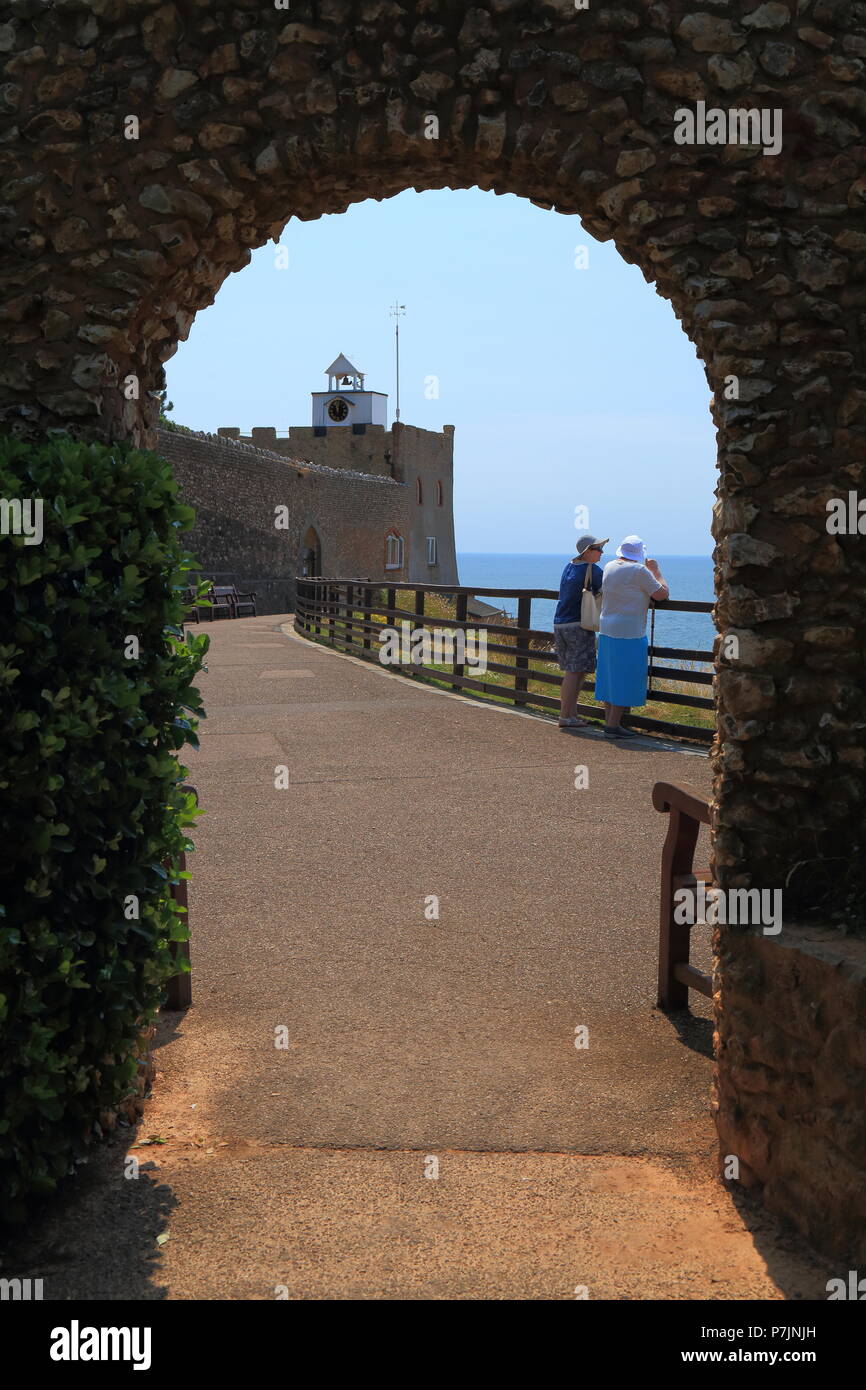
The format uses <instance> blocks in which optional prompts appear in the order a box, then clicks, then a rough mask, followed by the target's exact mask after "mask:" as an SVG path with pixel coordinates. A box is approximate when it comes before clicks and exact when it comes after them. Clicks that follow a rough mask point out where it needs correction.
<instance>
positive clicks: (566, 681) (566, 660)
mask: <svg viewBox="0 0 866 1390" xmlns="http://www.w3.org/2000/svg"><path fill="white" fill-rule="evenodd" d="M608 540H609V537H608V536H605V538H604V540H599V539H598V538H597V537H596V536H589V535H586V536H580V537H579V538H578V542H577V554H576V555H575V557H574V559H573V560H569V562H568V564H567V565H566V567H565V569H564V570H563V571H562V578H561V579H560V581H559V602H558V603H557V605H556V612H555V613H554V615H553V640H554V644H555V646H556V659H557V661H558V662H559V667H560V670H561V671H562V672H563V676H562V692H561V695H560V707H559V727H560V729H579V728H582V727H583V725H585V724H586V723H587V722H588V721H587V720H586V719H581V718H580V717H579V716H578V713H577V697H578V696H579V694H580V692H581V690H582V688H583V683H584V681H585V680H586V677H587V674H588V673H589V672H591V671H594V670H595V633H594V632H591V631H589V629H587V628H585V627H581V625H580V609H581V603H582V601H583V588H584V584H585V583H586V572H587V567H588V566H591V572H590V577H589V583H588V585H587V588H589V589H590V591H591V592H592V593H593V594H600V593H601V581H602V569H601V565H600V564H599V563H598V562H599V560H600V559H601V557H602V552H603V551H604V547H605V546H606V545H607V542H608Z"/></svg>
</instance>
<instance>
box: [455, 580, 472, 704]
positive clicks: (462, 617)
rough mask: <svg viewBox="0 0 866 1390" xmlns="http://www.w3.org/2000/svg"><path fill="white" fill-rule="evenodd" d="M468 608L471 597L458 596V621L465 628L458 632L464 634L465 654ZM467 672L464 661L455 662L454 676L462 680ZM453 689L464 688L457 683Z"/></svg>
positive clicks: (466, 595) (465, 595)
mask: <svg viewBox="0 0 866 1390" xmlns="http://www.w3.org/2000/svg"><path fill="white" fill-rule="evenodd" d="M468 606H469V595H468V594H458V595H457V621H458V623H462V624H463V626H462V627H460V628H458V629H457V631H458V632H462V633H463V651H464V652H465V650H466V612H467V608H468ZM465 670H466V666H465V664H464V662H462V661H455V662H454V663H453V667H452V671H451V674H452V675H454V676H458V677H461V678H462V676H463V673H464V672H465ZM451 689H452V690H462V689H463V687H462V685H459V684H458V683H457V682H456V681H455V682H454V684H453V685H452V686H451Z"/></svg>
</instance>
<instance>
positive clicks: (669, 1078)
mask: <svg viewBox="0 0 866 1390" xmlns="http://www.w3.org/2000/svg"><path fill="white" fill-rule="evenodd" d="M208 630H209V632H210V634H211V639H212V645H211V651H210V654H209V656H208V667H209V669H208V672H207V674H206V675H204V676H203V677H202V681H201V684H202V689H203V693H204V698H205V704H206V707H207V710H208V718H207V720H206V721H205V723H204V724H203V726H202V747H201V750H200V752H198V753H194V752H193V753H190V755H189V756H188V758H187V762H188V765H189V768H190V774H191V779H192V781H193V782H194V784H195V785H196V786H197V788H198V790H199V794H200V798H201V803H202V805H203V807H204V808H205V810H206V815H205V816H204V817H203V818H202V819H201V821H200V822H199V825H198V828H197V830H196V832H195V839H196V845H197V847H196V851H195V853H194V854H193V855H192V856H191V858H190V868H191V871H192V883H191V890H190V920H191V923H192V933H193V936H192V963H193V990H194V1006H193V1008H192V1009H191V1010H190V1011H189V1012H188V1013H187V1014H185V1015H182V1014H176V1013H173V1014H164V1015H163V1016H162V1021H161V1025H160V1047H159V1050H158V1052H157V1054H156V1057H157V1067H158V1076H157V1083H156V1086H155V1089H154V1094H153V1097H152V1099H151V1100H150V1101H149V1102H148V1104H147V1108H146V1112H145V1117H144V1120H143V1122H142V1124H141V1125H140V1126H139V1129H138V1133H137V1135H135V1134H134V1133H133V1132H132V1131H130V1130H129V1129H120V1130H118V1131H117V1132H116V1134H115V1136H114V1137H113V1139H112V1140H111V1141H110V1142H109V1143H108V1144H106V1145H103V1146H101V1147H100V1148H99V1151H98V1152H97V1153H95V1154H94V1157H93V1159H92V1161H91V1163H90V1164H89V1165H88V1167H87V1168H86V1169H83V1170H82V1175H81V1178H80V1180H79V1181H77V1182H76V1184H75V1185H74V1190H73V1191H71V1192H70V1193H69V1194H68V1195H67V1196H66V1197H65V1198H64V1199H63V1200H62V1201H61V1202H59V1203H57V1204H55V1205H54V1206H53V1207H52V1208H51V1209H50V1210H49V1212H48V1214H47V1215H46V1216H45V1217H44V1218H43V1220H42V1221H41V1223H37V1228H36V1229H35V1230H34V1232H33V1233H32V1236H31V1237H30V1238H29V1243H28V1244H27V1246H26V1248H22V1249H21V1250H20V1251H19V1266H20V1263H21V1261H23V1262H24V1263H25V1264H26V1265H27V1266H28V1267H31V1268H32V1269H33V1270H34V1272H39V1273H41V1274H43V1275H44V1276H45V1279H46V1297H55V1298H68V1297H83V1298H94V1297H114V1298H119V1297H133V1298H142V1299H153V1298H165V1297H168V1298H172V1299H201V1298H219V1299H236V1298H242V1299H272V1298H274V1297H275V1296H277V1292H278V1291H279V1292H281V1293H282V1296H288V1297H289V1298H292V1299H298V1298H324V1299H335V1298H337V1299H339V1298H369V1299H374V1298H385V1299H388V1298H476V1299H506V1298H509V1299H510V1298H551V1299H570V1298H574V1297H575V1290H576V1289H577V1288H579V1287H581V1286H583V1287H585V1288H586V1289H587V1290H588V1293H589V1297H590V1298H595V1299H599V1298H602V1299H624V1298H625V1299H635V1298H637V1299H649V1298H664V1299H693V1298H705V1297H709V1298H716V1299H740V1298H750V1297H758V1298H767V1299H779V1298H795V1299H799V1298H804V1297H825V1296H826V1295H825V1293H824V1284H825V1281H826V1279H827V1277H829V1276H828V1271H826V1270H825V1269H823V1267H822V1266H821V1265H820V1264H819V1263H818V1262H816V1261H815V1260H813V1259H812V1258H811V1257H810V1256H809V1255H808V1254H807V1252H806V1251H805V1250H804V1249H803V1247H802V1245H801V1244H800V1243H799V1242H798V1241H797V1240H796V1239H794V1238H793V1237H792V1236H790V1235H789V1234H786V1233H785V1232H783V1231H782V1230H780V1229H779V1228H778V1227H777V1226H776V1224H775V1222H774V1221H773V1220H772V1219H771V1218H768V1217H767V1216H766V1215H764V1214H763V1213H762V1212H761V1211H760V1209H758V1208H757V1207H756V1206H755V1204H754V1203H753V1202H751V1201H750V1200H746V1199H743V1197H742V1196H740V1195H739V1194H731V1193H729V1192H728V1191H726V1190H725V1188H724V1187H722V1186H721V1185H720V1184H719V1183H718V1182H717V1180H716V1178H715V1176H714V1132H713V1128H712V1124H711V1120H710V1115H709V1088H710V1072H711V1047H712V1030H711V1024H710V1021H709V1020H710V1009H709V1002H708V1001H706V1000H703V999H701V998H699V997H698V996H693V998H694V1003H693V1005H692V1009H691V1012H690V1013H689V1014H684V1015H679V1016H676V1017H675V1018H668V1017H666V1016H665V1015H663V1014H660V1013H659V1012H658V1011H657V1010H655V1008H654V1007H653V1006H654V999H655V969H656V950H657V940H656V914H657V901H658V874H659V861H660V852H661V844H662V840H663V837H664V832H665V820H664V818H663V817H662V816H660V815H659V814H658V813H657V812H655V811H653V810H652V806H651V801H650V794H651V789H652V785H653V783H654V782H656V781H658V780H660V779H661V780H666V781H682V782H685V783H687V784H691V785H692V786H694V787H696V788H698V789H701V790H706V789H708V787H709V769H708V764H707V760H706V757H705V756H704V755H703V754H700V753H694V752H685V751H683V750H682V749H681V748H677V747H676V746H675V745H666V744H660V743H659V742H658V741H653V740H650V739H647V738H641V739H638V740H636V741H635V743H634V745H631V744H630V745H621V744H611V743H609V742H605V741H604V740H603V739H602V738H601V737H600V735H599V734H597V733H595V732H592V733H585V732H579V733H575V734H563V733H560V732H559V731H558V729H557V728H556V726H555V724H553V723H552V722H551V721H549V720H545V719H540V718H535V717H532V716H528V715H525V714H521V713H517V712H514V711H508V710H503V709H496V708H490V707H485V706H482V705H479V704H478V703H474V702H471V701H468V700H465V699H462V698H459V697H456V696H450V695H446V694H442V693H437V692H435V691H431V690H430V689H427V688H424V687H423V686H420V685H418V684H417V683H414V682H410V681H407V680H405V679H404V678H402V677H400V676H396V675H393V674H390V673H387V672H385V671H382V670H380V669H379V668H371V667H369V666H367V665H365V664H362V663H361V662H358V661H355V660H352V659H350V658H347V657H344V656H340V655H338V654H335V653H333V652H329V651H327V650H325V649H323V648H320V647H318V646H316V645H313V644H311V643H309V642H307V641H305V640H304V639H302V638H300V637H298V636H295V635H294V633H293V632H292V629H291V620H289V619H287V618H285V617H282V618H280V617H260V618H250V619H244V620H240V621H235V622H222V623H214V624H213V625H212V626H209V628H208ZM283 765H284V766H285V767H287V768H288V786H287V787H285V788H277V787H276V786H275V771H276V769H277V768H278V767H280V766H283ZM579 766H585V767H586V768H588V770H589V786H588V787H587V788H582V789H580V790H578V789H576V787H575V769H576V768H577V767H579ZM434 895H435V898H436V899H438V920H429V919H428V916H429V913H430V910H431V909H430V900H431V897H433V896H434ZM696 959H697V963H698V964H704V965H706V964H707V962H708V952H707V945H706V942H702V943H699V949H698V952H697V955H696ZM578 1028H582V1029H585V1030H587V1034H588V1046H587V1047H581V1048H577V1047H576V1046H575V1037H576V1031H575V1030H576V1029H578ZM579 1036H580V1035H578V1037H579ZM277 1042H279V1043H280V1044H284V1045H280V1046H277V1045H275V1044H276V1043H277ZM136 1138H137V1139H138V1141H139V1142H140V1147H137V1148H132V1147H131V1145H132V1143H133V1142H134V1141H135V1139H136ZM141 1141H144V1142H143V1143H142V1142H141ZM148 1141H151V1142H148ZM127 1152H132V1153H134V1154H135V1155H136V1156H137V1157H138V1158H139V1160H140V1161H141V1163H142V1165H143V1167H142V1170H141V1173H140V1176H139V1178H138V1180H137V1181H130V1180H127V1179H124V1177H123V1167H124V1157H125V1155H126V1153H127ZM437 1171H438V1176H434V1174H435V1173H436V1172H437ZM165 1237H167V1239H165ZM37 1266H38V1270H37ZM8 1268H9V1266H8V1264H7V1266H6V1268H4V1273H5V1272H7V1269H8ZM15 1272H18V1270H16V1271H15ZM21 1272H22V1273H26V1269H21Z"/></svg>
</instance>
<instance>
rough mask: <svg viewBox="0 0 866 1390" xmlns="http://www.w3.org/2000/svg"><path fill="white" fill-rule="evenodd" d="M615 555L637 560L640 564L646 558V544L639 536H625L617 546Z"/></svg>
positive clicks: (624, 558) (622, 558) (620, 557)
mask: <svg viewBox="0 0 866 1390" xmlns="http://www.w3.org/2000/svg"><path fill="white" fill-rule="evenodd" d="M616 553H617V556H618V557H619V559H620V560H637V562H638V564H640V565H642V564H643V562H644V560H645V559H646V546H645V545H644V543H643V541H642V540H641V538H640V536H626V538H625V540H624V541H621V542H620V544H619V546H618V547H617V552H616Z"/></svg>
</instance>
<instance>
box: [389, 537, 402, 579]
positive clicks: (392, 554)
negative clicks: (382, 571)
mask: <svg viewBox="0 0 866 1390" xmlns="http://www.w3.org/2000/svg"><path fill="white" fill-rule="evenodd" d="M385 568H386V570H401V569H402V568H403V537H402V536H398V535H395V533H394V532H393V531H392V532H390V533H389V535H387V536H386V537H385Z"/></svg>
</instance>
